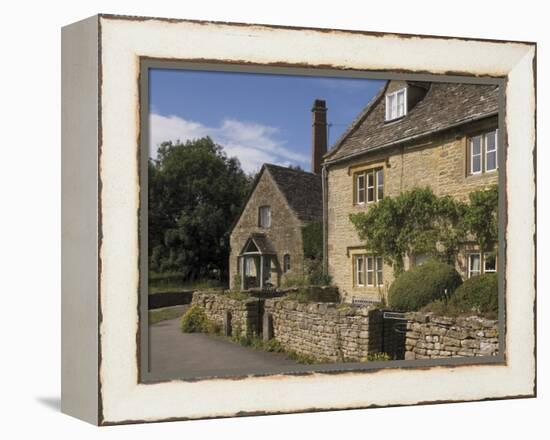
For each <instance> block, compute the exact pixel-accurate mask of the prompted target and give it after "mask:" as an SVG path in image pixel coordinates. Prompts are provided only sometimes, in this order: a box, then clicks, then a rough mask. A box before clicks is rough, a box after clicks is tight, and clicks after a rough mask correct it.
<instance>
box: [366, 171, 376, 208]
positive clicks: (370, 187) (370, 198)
mask: <svg viewBox="0 0 550 440" xmlns="http://www.w3.org/2000/svg"><path fill="white" fill-rule="evenodd" d="M374 180H375V177H374V171H373V170H371V171H369V172H367V203H372V202H374V201H375V200H376V194H375V193H374Z"/></svg>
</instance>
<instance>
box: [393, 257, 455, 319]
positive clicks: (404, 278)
mask: <svg viewBox="0 0 550 440" xmlns="http://www.w3.org/2000/svg"><path fill="white" fill-rule="evenodd" d="M461 283H462V278H460V275H459V274H458V272H457V271H456V270H455V269H454V268H453V267H451V266H449V265H447V264H444V263H441V262H439V261H435V260H431V261H428V262H426V263H425V264H423V265H422V266H417V267H415V268H413V269H411V270H408V271H406V272H403V273H402V274H401V275H400V276H399V277H398V278H397V279H396V280H395V281H394V282H393V283H392V285H391V287H390V290H389V292H388V303H389V306H390V307H391V308H393V309H396V310H402V311H407V312H409V311H417V310H419V309H420V308H422V307H424V306H425V305H427V304H428V303H430V302H432V301H434V300H437V299H441V298H445V296H449V295H451V294H452V293H453V292H454V291H455V289H456V288H457V287H458V286H459V285H460V284H461Z"/></svg>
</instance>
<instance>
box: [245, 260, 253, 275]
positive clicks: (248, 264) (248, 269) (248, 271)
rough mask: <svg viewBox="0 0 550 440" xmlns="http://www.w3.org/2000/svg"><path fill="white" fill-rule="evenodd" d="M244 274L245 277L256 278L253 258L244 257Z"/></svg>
mask: <svg viewBox="0 0 550 440" xmlns="http://www.w3.org/2000/svg"><path fill="white" fill-rule="evenodd" d="M244 274H245V275H246V276H247V277H255V276H256V264H255V262H254V258H253V257H245V258H244Z"/></svg>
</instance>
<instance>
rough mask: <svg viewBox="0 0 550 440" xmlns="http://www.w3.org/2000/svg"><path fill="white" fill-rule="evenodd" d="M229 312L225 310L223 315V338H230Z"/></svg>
mask: <svg viewBox="0 0 550 440" xmlns="http://www.w3.org/2000/svg"><path fill="white" fill-rule="evenodd" d="M231 318H232V316H231V312H230V311H228V310H226V311H225V313H224V315H223V334H224V336H231V332H232V329H231Z"/></svg>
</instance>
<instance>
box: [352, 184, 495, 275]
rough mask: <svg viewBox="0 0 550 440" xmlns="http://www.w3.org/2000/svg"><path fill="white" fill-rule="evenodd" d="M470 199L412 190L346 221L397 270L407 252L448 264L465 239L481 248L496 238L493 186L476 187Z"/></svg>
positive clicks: (429, 191)
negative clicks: (471, 240) (350, 222)
mask: <svg viewBox="0 0 550 440" xmlns="http://www.w3.org/2000/svg"><path fill="white" fill-rule="evenodd" d="M469 199H470V203H469V204H465V203H462V202H460V201H458V200H456V199H454V198H452V197H450V196H443V197H437V196H436V195H434V193H433V192H432V190H431V189H430V188H414V189H412V190H410V191H407V192H403V193H401V194H400V195H398V196H397V197H394V198H392V197H386V198H384V199H382V200H381V201H380V202H378V204H376V205H374V206H372V207H371V208H369V210H368V211H367V212H362V213H357V214H351V215H350V219H351V221H352V223H353V224H354V225H355V228H356V229H357V232H358V234H359V238H360V239H361V240H365V241H366V242H367V244H368V248H369V250H371V251H372V252H375V253H377V254H380V255H383V256H384V259H385V260H386V262H388V263H389V264H391V265H392V266H393V268H394V270H395V271H396V272H397V273H399V272H401V271H402V270H403V257H404V256H405V255H412V254H428V255H431V256H433V257H436V258H438V259H439V260H442V261H444V262H446V263H450V264H451V263H452V262H453V261H454V259H455V258H456V254H457V252H458V249H459V246H460V244H461V243H463V242H464V241H466V240H467V239H468V238H472V239H474V240H475V241H476V242H477V243H478V244H479V245H480V248H481V249H482V251H484V250H488V249H490V248H491V246H493V245H494V243H496V242H497V240H498V216H497V214H498V188H497V186H493V187H490V188H489V189H487V190H478V191H474V192H472V193H471V194H470V195H469ZM468 235H470V237H468Z"/></svg>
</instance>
